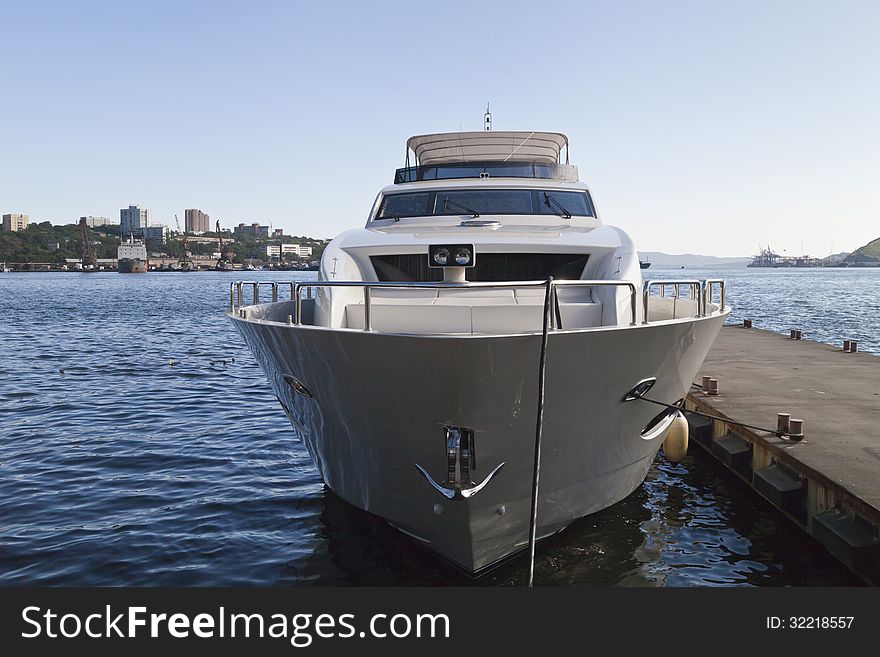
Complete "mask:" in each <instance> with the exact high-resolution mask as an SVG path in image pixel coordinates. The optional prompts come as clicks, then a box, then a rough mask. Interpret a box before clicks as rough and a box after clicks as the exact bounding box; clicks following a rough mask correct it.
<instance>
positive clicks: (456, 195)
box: [376, 189, 596, 219]
mask: <svg viewBox="0 0 880 657" xmlns="http://www.w3.org/2000/svg"><path fill="white" fill-rule="evenodd" d="M447 201H448V202H447ZM464 207H466V208H470V209H472V210H473V211H474V212H477V213H479V214H481V215H482V214H555V215H569V214H570V215H572V216H576V217H594V216H596V215H595V212H594V210H593V202H592V200H591V199H590V195H589V194H588V193H587V192H586V191H573V192H569V191H564V192H561V191H556V190H550V189H547V190H545V189H455V190H451V189H441V190H437V191H430V192H406V193H401V194H387V195H386V196H385V197H384V198H383V199H382V204H381V205H380V206H379V212H378V213H377V214H376V219H391V218H402V217H425V216H434V215H462V214H468V213H467V212H465V210H464V209H463V208H464ZM563 208H564V211H563Z"/></svg>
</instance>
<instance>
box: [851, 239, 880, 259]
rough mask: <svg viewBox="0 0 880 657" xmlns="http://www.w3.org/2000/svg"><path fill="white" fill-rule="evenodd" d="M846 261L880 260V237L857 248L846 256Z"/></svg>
mask: <svg viewBox="0 0 880 657" xmlns="http://www.w3.org/2000/svg"><path fill="white" fill-rule="evenodd" d="M844 262H848V263H856V262H880V237H878V238H877V239H875V240H873V241H871V242H868V243H867V244H865V246H860V247H859V248H857V249H856V250H855V251H853V252H852V253H850V254H849V255H848V256H846V260H845V261H844Z"/></svg>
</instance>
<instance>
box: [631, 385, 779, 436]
mask: <svg viewBox="0 0 880 657" xmlns="http://www.w3.org/2000/svg"><path fill="white" fill-rule="evenodd" d="M691 385H692V387H696V388H700V386H697V385H696V384H691ZM700 389H702V388H700ZM633 396H634V397H635V398H636V399H639V400H641V401H646V402H650V403H652V404H657V406H663V407H665V408H668V409H670V410H676V411H682V412H683V413H690V414H691V415H699V416H700V417H705V418H709V419H710V420H718V421H719V422H726V423H727V424H735V425H736V426H738V427H744V428H745V429H755V430H757V431H764V432H766V433H772V434H774V435H776V436H779V437H783V436H785V435H787V434H786V433H785V432H784V431H780V430H779V429H767V428H765V427H757V426H755V425H754V424H746V423H745V422H737V421H736V420H733V419H731V418H729V417H720V416H718V415H712V414H710V413H704V412H703V411H692V410H689V409H687V408H684V407H683V406H677V405H676V404H667V403H665V402H662V401H657V400H656V399H651V398H649V397H645V396H644V395H641V394H639V393H638V392H634V393H633Z"/></svg>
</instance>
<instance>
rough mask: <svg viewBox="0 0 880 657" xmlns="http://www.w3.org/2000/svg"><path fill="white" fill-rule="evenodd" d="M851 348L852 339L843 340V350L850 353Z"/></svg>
mask: <svg viewBox="0 0 880 657" xmlns="http://www.w3.org/2000/svg"><path fill="white" fill-rule="evenodd" d="M850 349H852V340H844V341H843V351H844V352H846V353H849V352H850Z"/></svg>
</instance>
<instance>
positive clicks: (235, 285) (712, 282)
mask: <svg viewBox="0 0 880 657" xmlns="http://www.w3.org/2000/svg"><path fill="white" fill-rule="evenodd" d="M266 285H269V286H271V289H272V302H273V303H275V302H277V301H278V296H279V295H278V288H279V287H280V286H287V287H288V288H289V290H290V300H291V301H293V302H294V315H293V317H292V318H291V319H292V320H293V323H294V324H295V325H297V326H300V325H301V324H302V290H304V289H305V290H307V292H308V295H309V298H311V297H312V290H313V289H314V288H324V287H360V288H363V290H364V330H365V331H372V330H373V328H372V308H373V303H372V294H371V290H373V289H375V288H395V289H441V290H442V289H511V288H514V289H516V288H531V287H545V286H546V285H547V281H540V280H538V281H500V282H494V281H474V282H464V283H459V282H453V281H428V282H391V281H281V282H270V281H236V282H232V283H230V285H229V312H231V313H234V312H235V309H236V306H237V307H238V308H239V309H241V308H242V307H243V305H244V304H243V296H244V293H243V288H244V287H245V286H251V287H252V290H253V303H254V305H256V304H258V303H260V286H266ZM667 285H668V286H673V288H674V293H675V298H676V299H678V298H681V287H682V286H688V287H689V288H690V295H691V296H690V298H691V299H692V300H695V301H696V302H697V317H705V316H706V315H707V314H708V308H709V303H711V301H712V293H713V291H714V289H715V286H718V287H719V289H720V306H719V307H720V309H721V310H724V298H725V289H724V280H722V279H718V278H713V279H707V280H705V281H699V280H696V279H674V280H655V279H651V280H648V281H645V282H644V284H643V288H642V295H643V298H642V306H643V312H644V316H643V318H642V323H643V324H648V323H649V322H648V302H649V299H650V296H651V290H652V289H653V288H655V287H658V286H660V287H661V295H662V296H665V293H666V286H667ZM560 286H561V287H627V288H629V292H630V316H631V321H630V326H635V325H636V324H637V308H638V302H637V299H638V289H637V287H636V285H635V284H634V283H631V282H629V281H613V280H554V281H552V282H551V284H550V292H551V296H552V303H553V307H554V309H556V308H558V304H559V299H558V288H559V287H560ZM236 301H237V302H238V303H237V304H236ZM555 317H556V312H553V313H552V314H551V328H552V329H553V330H556V328H557V327H556V326H555V324H556V322H555Z"/></svg>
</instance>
